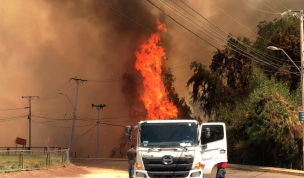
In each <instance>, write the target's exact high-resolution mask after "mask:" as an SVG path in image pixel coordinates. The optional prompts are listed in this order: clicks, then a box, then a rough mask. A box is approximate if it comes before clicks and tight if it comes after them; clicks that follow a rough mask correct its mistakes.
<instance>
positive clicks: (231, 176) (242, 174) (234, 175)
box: [72, 160, 301, 178]
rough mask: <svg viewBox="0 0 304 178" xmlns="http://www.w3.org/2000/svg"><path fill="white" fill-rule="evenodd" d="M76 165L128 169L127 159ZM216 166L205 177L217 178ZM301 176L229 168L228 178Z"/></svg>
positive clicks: (83, 161) (93, 161)
mask: <svg viewBox="0 0 304 178" xmlns="http://www.w3.org/2000/svg"><path fill="white" fill-rule="evenodd" d="M72 163H73V164H75V165H76V166H86V167H88V168H97V169H98V168H99V169H117V170H121V171H126V172H127V170H128V163H127V162H126V161H107V160H73V161H72ZM215 174H216V168H214V169H213V170H212V173H211V174H208V175H205V178H215ZM238 177H239V178H300V177H301V176H294V175H287V174H278V173H265V172H254V171H253V172H251V171H242V170H235V169H229V168H227V174H226V178H238Z"/></svg>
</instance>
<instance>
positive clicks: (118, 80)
mask: <svg viewBox="0 0 304 178" xmlns="http://www.w3.org/2000/svg"><path fill="white" fill-rule="evenodd" d="M88 82H121V80H120V79H115V80H88Z"/></svg>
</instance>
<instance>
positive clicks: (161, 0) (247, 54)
mask: <svg viewBox="0 0 304 178" xmlns="http://www.w3.org/2000/svg"><path fill="white" fill-rule="evenodd" d="M159 1H160V2H162V3H163V4H165V5H166V6H168V7H169V8H170V9H172V10H174V11H175V12H176V11H178V10H176V9H175V8H174V7H172V6H171V5H170V4H168V3H166V2H165V1H163V0H159ZM148 2H150V1H148ZM182 2H183V1H182ZM150 3H151V2H150ZM183 3H184V2H183ZM151 4H153V3H151ZM184 4H186V3H184ZM153 5H154V4H153ZM186 5H187V6H188V7H189V8H191V7H190V6H189V5H188V4H186ZM154 6H155V7H156V8H158V9H159V10H161V11H162V12H164V11H163V10H162V9H160V8H159V7H158V6H156V5H154ZM191 9H192V10H193V11H195V10H194V9H193V8H191ZM178 12H179V13H181V12H180V11H178ZM195 12H196V11H195ZM164 13H165V12H164ZM196 13H198V12H196ZM165 14H166V13H165ZM181 14H182V15H183V16H185V17H186V18H187V19H189V20H191V19H190V18H188V17H187V16H186V15H184V14H183V13H181ZM198 14H199V13H198ZM166 15H167V16H168V14H166ZM199 15H200V16H201V17H203V16H202V15H201V14H199ZM170 17H171V16H170ZM203 18H204V19H205V20H207V21H208V22H209V23H211V24H212V25H214V24H213V23H212V22H210V21H209V20H208V19H206V18H205V17H203ZM187 19H185V20H187ZM174 20H175V19H174ZM175 21H176V20H175ZM187 21H188V20H187ZM191 21H192V22H194V21H193V20H191ZM176 22H177V21H176ZM188 22H189V21H188ZM190 23H191V22H190ZM194 23H195V24H196V25H198V26H200V27H202V26H201V25H199V24H197V23H196V22H194ZM214 26H216V25H214ZM216 27H217V28H219V27H218V26H216ZM202 28H204V27H202ZM204 29H205V30H207V29H206V28H204ZM219 29H220V30H221V31H223V30H222V29H221V28H219ZM208 31H209V30H208ZM209 32H210V33H212V32H211V31H209ZM223 32H224V33H226V34H227V35H229V36H230V37H231V38H233V39H235V38H234V37H233V36H231V35H230V34H228V33H227V32H225V31H223ZM207 35H208V34H207ZM197 36H198V35H197ZM235 40H237V41H238V39H235ZM217 41H218V40H217ZM225 41H226V40H225ZM218 42H219V41H218ZM226 42H227V41H226ZM239 42H240V41H239ZM240 43H242V42H240ZM222 44H223V43H222ZM231 45H232V46H234V47H236V48H237V49H238V50H240V51H242V52H243V53H241V52H240V51H237V50H236V49H234V48H232V47H230V46H227V47H229V48H230V49H232V50H233V51H235V52H237V53H239V54H241V55H243V56H245V57H248V58H249V59H250V58H251V60H255V61H257V59H255V57H254V56H252V55H251V54H249V53H247V52H246V51H244V50H243V49H241V48H239V47H237V46H235V45H233V44H231ZM247 47H248V46H247ZM249 48H251V47H250V46H249ZM218 50H219V49H218ZM244 53H245V54H244ZM257 62H264V63H266V64H268V65H270V66H273V65H274V64H269V63H267V62H265V61H263V60H261V59H260V61H257ZM275 68H278V67H275ZM261 70H264V69H261ZM264 71H267V70H264ZM269 72H273V71H269Z"/></svg>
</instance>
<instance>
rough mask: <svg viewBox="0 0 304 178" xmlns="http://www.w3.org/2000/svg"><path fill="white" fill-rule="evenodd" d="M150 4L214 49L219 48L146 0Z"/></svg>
mask: <svg viewBox="0 0 304 178" xmlns="http://www.w3.org/2000/svg"><path fill="white" fill-rule="evenodd" d="M147 1H148V2H149V3H150V4H152V5H153V6H154V7H156V8H157V9H159V10H160V11H161V12H163V13H164V14H165V15H166V16H167V17H169V18H170V19H172V20H173V21H174V22H176V23H177V24H179V25H180V26H181V27H183V28H184V29H186V30H187V31H189V32H190V33H192V34H193V35H195V36H196V37H198V38H200V39H201V40H203V41H204V42H206V43H207V44H209V45H210V46H212V47H214V48H215V49H217V50H219V48H218V47H216V46H214V45H213V44H211V43H210V42H208V41H207V40H205V39H204V38H202V37H200V36H199V35H197V34H196V33H194V32H193V31H191V30H190V29H189V28H187V27H185V26H184V25H183V24H181V23H179V22H178V21H177V20H175V19H174V18H173V17H172V16H170V15H169V14H167V13H166V12H165V11H164V10H162V9H161V8H159V7H158V6H156V5H155V4H154V3H152V2H151V1H150V0H147Z"/></svg>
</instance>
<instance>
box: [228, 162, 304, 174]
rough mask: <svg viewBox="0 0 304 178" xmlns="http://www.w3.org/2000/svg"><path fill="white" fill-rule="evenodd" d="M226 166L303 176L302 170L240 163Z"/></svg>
mask: <svg viewBox="0 0 304 178" xmlns="http://www.w3.org/2000/svg"><path fill="white" fill-rule="evenodd" d="M227 168H233V169H239V170H246V171H259V172H271V173H281V174H289V175H297V176H304V171H301V170H294V169H284V168H275V167H261V166H252V165H240V164H229V163H228V164H227Z"/></svg>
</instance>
